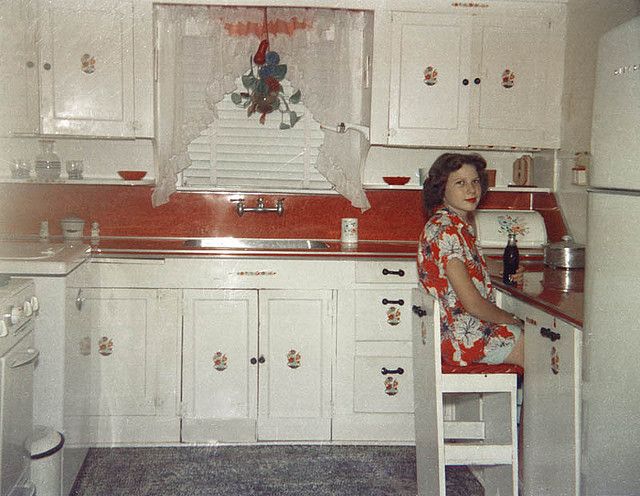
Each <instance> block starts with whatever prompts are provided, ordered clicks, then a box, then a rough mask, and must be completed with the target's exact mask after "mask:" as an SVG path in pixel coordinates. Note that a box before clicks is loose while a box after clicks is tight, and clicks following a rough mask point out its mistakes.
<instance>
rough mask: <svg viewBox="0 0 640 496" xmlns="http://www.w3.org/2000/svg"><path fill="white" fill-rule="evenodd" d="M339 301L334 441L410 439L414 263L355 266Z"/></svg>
mask: <svg viewBox="0 0 640 496" xmlns="http://www.w3.org/2000/svg"><path fill="white" fill-rule="evenodd" d="M355 265H356V271H355V285H354V286H353V289H352V290H349V289H345V290H341V291H340V293H339V296H338V349H337V353H338V354H337V361H336V378H335V381H334V398H335V412H334V418H333V439H334V440H340V441H343V440H344V441H405V442H411V441H413V439H414V424H413V362H412V345H411V339H412V338H411V312H410V308H411V305H410V303H411V289H412V288H413V287H415V285H416V283H417V274H416V266H415V261H414V260H403V261H399V260H388V261H371V260H363V261H356V262H355Z"/></svg>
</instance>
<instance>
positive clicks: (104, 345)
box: [98, 336, 113, 356]
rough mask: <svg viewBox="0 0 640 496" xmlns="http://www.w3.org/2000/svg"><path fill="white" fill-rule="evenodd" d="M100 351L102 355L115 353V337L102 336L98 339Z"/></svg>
mask: <svg viewBox="0 0 640 496" xmlns="http://www.w3.org/2000/svg"><path fill="white" fill-rule="evenodd" d="M98 353H100V354H101V355H102V356H109V355H111V353H113V339H109V338H108V337H107V336H102V337H101V338H100V340H99V341H98Z"/></svg>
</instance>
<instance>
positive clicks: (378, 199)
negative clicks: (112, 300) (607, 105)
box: [0, 184, 566, 241]
mask: <svg viewBox="0 0 640 496" xmlns="http://www.w3.org/2000/svg"><path fill="white" fill-rule="evenodd" d="M151 191H152V187H151V186H135V187H133V186H99V185H64V184H51V185H42V184H2V185H0V198H1V199H0V207H1V209H2V210H1V211H0V212H1V214H0V234H2V235H8V234H14V235H23V234H31V235H33V234H37V233H38V230H39V226H40V221H42V220H48V221H49V230H50V233H51V234H53V235H56V234H60V233H61V230H60V223H59V221H60V219H62V218H64V217H69V216H72V215H74V216H78V217H81V218H83V219H85V220H86V221H87V222H86V224H85V234H87V235H88V233H89V226H90V224H91V222H94V221H97V222H99V223H100V234H101V235H103V236H181V237H189V236H191V237H206V236H238V237H263V238H287V237H288V238H320V239H338V238H340V219H341V218H342V217H357V218H358V219H359V237H360V239H372V240H374V239H378V240H385V239H387V240H415V239H417V238H418V235H419V234H420V231H421V230H422V227H423V226H424V223H425V221H426V219H425V215H424V213H423V209H422V193H421V191H419V190H400V189H398V190H370V191H368V192H367V196H368V198H369V201H370V202H371V209H369V210H367V211H366V212H364V213H363V212H360V210H359V209H356V208H354V207H352V206H351V204H350V203H349V202H348V201H347V200H345V199H344V198H342V197H341V196H337V195H312V194H291V195H282V194H281V195H270V194H267V195H258V194H242V195H240V194H237V193H236V194H229V193H175V194H174V195H173V196H172V197H171V201H170V202H169V203H167V204H165V205H162V206H160V207H157V208H153V207H152V206H151ZM239 196H242V197H244V198H245V199H246V203H247V205H248V206H254V205H255V203H256V200H257V198H258V196H263V197H264V198H265V203H266V205H267V206H273V205H274V204H275V200H276V199H278V198H284V199H285V201H284V206H285V213H284V215H283V216H282V217H279V216H277V215H276V214H271V213H269V214H254V213H247V214H245V215H244V216H243V217H238V215H237V214H236V211H235V205H234V204H233V203H231V202H230V199H231V198H237V197H239ZM530 205H533V208H534V209H535V210H538V211H539V212H540V213H541V214H542V216H543V217H544V219H545V223H546V227H547V233H548V236H549V239H550V240H551V241H557V240H559V239H560V238H561V236H562V235H563V234H566V229H565V226H564V222H563V220H562V215H561V213H560V209H559V208H558V205H557V202H556V199H555V196H554V195H553V194H552V193H527V192H496V191H490V192H489V193H487V195H486V196H485V198H484V199H483V202H482V204H481V208H503V209H509V210H528V209H529V208H530Z"/></svg>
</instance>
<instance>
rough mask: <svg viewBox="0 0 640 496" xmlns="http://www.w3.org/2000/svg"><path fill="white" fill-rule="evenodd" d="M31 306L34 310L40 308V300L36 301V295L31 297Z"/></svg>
mask: <svg viewBox="0 0 640 496" xmlns="http://www.w3.org/2000/svg"><path fill="white" fill-rule="evenodd" d="M31 306H32V307H33V311H34V312H37V311H38V310H40V302H39V301H38V297H37V296H32V297H31Z"/></svg>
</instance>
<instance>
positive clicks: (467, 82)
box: [462, 78, 469, 86]
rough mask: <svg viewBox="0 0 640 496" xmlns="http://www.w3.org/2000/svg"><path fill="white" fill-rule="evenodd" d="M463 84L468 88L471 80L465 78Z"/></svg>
mask: <svg viewBox="0 0 640 496" xmlns="http://www.w3.org/2000/svg"><path fill="white" fill-rule="evenodd" d="M462 84H463V85H464V86H467V85H468V84H469V80H468V79H467V78H464V79H463V80H462Z"/></svg>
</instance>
